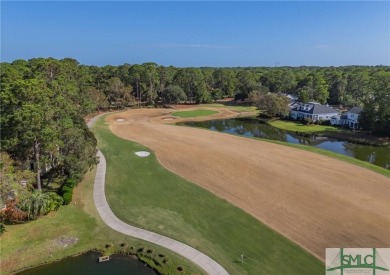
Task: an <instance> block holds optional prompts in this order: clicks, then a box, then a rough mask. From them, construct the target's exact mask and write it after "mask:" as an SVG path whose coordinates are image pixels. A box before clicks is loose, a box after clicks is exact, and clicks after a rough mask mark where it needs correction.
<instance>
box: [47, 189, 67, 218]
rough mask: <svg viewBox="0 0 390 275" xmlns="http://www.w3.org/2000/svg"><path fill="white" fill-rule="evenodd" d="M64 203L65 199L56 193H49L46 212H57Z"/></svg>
mask: <svg viewBox="0 0 390 275" xmlns="http://www.w3.org/2000/svg"><path fill="white" fill-rule="evenodd" d="M63 203H64V199H63V198H62V197H61V196H59V195H58V194H56V193H52V192H51V193H47V206H46V211H47V213H49V212H50V211H57V210H58V209H59V208H60V206H61V205H62V204H63Z"/></svg>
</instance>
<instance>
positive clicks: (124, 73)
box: [0, 58, 390, 216]
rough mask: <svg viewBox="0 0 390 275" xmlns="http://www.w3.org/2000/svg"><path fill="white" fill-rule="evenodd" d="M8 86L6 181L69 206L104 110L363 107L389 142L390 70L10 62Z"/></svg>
mask: <svg viewBox="0 0 390 275" xmlns="http://www.w3.org/2000/svg"><path fill="white" fill-rule="evenodd" d="M0 77H1V84H0V85H1V86H0V88H1V93H0V103H1V117H0V123H1V146H2V147H1V148H2V150H3V155H6V156H7V157H6V158H5V159H7V160H8V161H6V162H4V161H3V160H2V161H1V165H2V167H1V168H2V169H3V168H4V169H5V170H4V172H6V174H7V175H8V176H9V177H8V178H6V180H5V181H4V182H7V183H8V184H10V185H15V184H19V182H20V180H21V178H20V177H19V176H15V175H16V174H18V175H19V174H23V173H25V172H23V171H30V172H31V171H32V173H33V175H34V177H31V173H30V174H29V175H30V176H28V177H27V176H24V178H25V180H26V181H27V182H28V185H30V186H34V188H33V189H36V190H42V189H50V187H51V186H53V183H54V185H56V184H57V185H60V186H61V187H60V190H61V191H60V195H62V197H63V198H62V199H65V201H66V202H69V201H70V200H71V196H70V195H69V193H70V194H71V190H72V188H73V187H74V186H75V185H76V184H77V182H78V181H79V180H80V179H81V178H82V176H83V175H84V173H85V172H86V171H87V169H88V168H89V167H91V166H92V165H94V164H95V163H96V161H97V160H96V157H95V153H96V140H95V138H94V136H93V134H92V133H91V132H90V131H89V130H88V128H87V127H86V125H85V123H84V119H83V117H84V116H85V115H87V114H90V113H93V112H96V111H103V110H110V109H123V108H126V107H134V108H136V107H142V106H146V105H151V106H164V105H169V104H177V103H179V102H187V103H209V102H213V101H215V100H218V99H224V98H234V99H235V100H238V101H241V102H254V100H257V102H259V101H260V102H261V104H259V106H268V107H267V109H269V112H270V113H271V114H272V115H281V114H285V113H286V111H288V110H286V108H285V105H286V103H287V101H286V100H285V99H284V98H282V97H280V96H278V94H287V93H288V94H292V95H296V96H298V98H299V100H300V101H303V102H308V101H317V102H320V103H324V104H325V103H328V104H331V105H343V106H350V107H351V106H361V107H363V108H364V111H363V114H362V116H361V117H362V119H361V125H362V127H363V128H365V129H366V130H369V131H373V132H375V133H379V134H386V135H390V67H388V66H345V67H272V68H271V67H269V68H267V67H248V68H244V67H237V68H209V67H201V68H176V67H173V66H161V65H158V64H156V63H144V64H141V65H140V64H123V65H119V66H111V65H107V66H103V67H98V66H87V65H81V64H79V62H78V61H77V60H75V59H71V58H65V59H61V60H57V59H53V58H34V59H30V60H15V61H13V62H11V63H6V62H3V63H1V75H0ZM2 159H3V158H2ZM7 167H8V168H7ZM12 167H13V168H12ZM11 168H12V169H11ZM18 171H19V172H18ZM3 190H6V191H3ZM7 190H8V191H7ZM9 190H10V189H7V188H4V186H2V191H1V193H0V195H1V199H2V201H3V203H4V202H5V201H7V199H6V198H8V197H12V196H10V195H9V194H8V193H9ZM7 192H8V193H7ZM32 193H33V192H32ZM41 193H42V192H41ZM66 194H67V195H66ZM69 196H70V197H69ZM21 197H23V196H21ZM23 198H24V199H23V200H25V201H28V200H27V198H28V196H24V197H23ZM29 199H30V201H31V197H30V198H29ZM38 199H39V198H36V200H38ZM38 212H39V211H38ZM43 212H45V211H43ZM32 216H34V215H32Z"/></svg>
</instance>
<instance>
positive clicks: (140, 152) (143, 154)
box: [135, 151, 150, 158]
mask: <svg viewBox="0 0 390 275" xmlns="http://www.w3.org/2000/svg"><path fill="white" fill-rule="evenodd" d="M135 154H136V155H137V156H139V157H141V158H145V157H149V155H150V152H146V151H138V152H135Z"/></svg>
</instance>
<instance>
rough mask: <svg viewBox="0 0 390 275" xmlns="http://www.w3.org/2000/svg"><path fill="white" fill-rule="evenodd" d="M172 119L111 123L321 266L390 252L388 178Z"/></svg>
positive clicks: (158, 114)
mask: <svg viewBox="0 0 390 275" xmlns="http://www.w3.org/2000/svg"><path fill="white" fill-rule="evenodd" d="M220 112H222V110H221V111H220ZM169 113H170V112H169V111H168V110H162V109H160V110H131V111H127V112H123V113H120V116H121V117H123V118H124V119H125V121H124V122H121V123H117V122H116V121H115V118H116V116H117V115H111V116H109V117H107V119H108V122H109V124H110V129H111V130H112V131H113V132H114V133H115V134H116V135H118V136H120V137H123V138H125V139H129V140H133V141H136V142H139V143H142V144H144V145H146V146H148V147H149V148H150V149H151V150H153V151H154V152H155V153H156V154H157V157H158V160H159V161H160V162H161V163H162V164H163V165H164V167H166V168H168V169H169V170H171V171H173V172H175V173H176V174H178V175H181V176H182V177H184V178H186V179H189V180H190V181H191V182H194V183H196V184H198V185H199V186H202V187H204V188H205V189H207V190H209V191H211V192H212V193H214V194H216V195H217V196H218V197H220V198H223V199H226V200H227V201H229V202H231V203H232V204H234V205H236V206H238V207H240V208H241V209H243V210H244V211H246V212H247V213H250V214H251V215H252V216H253V217H255V218H257V219H258V220H260V221H262V222H264V223H265V224H267V225H268V226H270V227H271V228H273V229H274V230H276V231H277V232H279V233H281V234H282V235H284V236H286V237H288V238H289V239H290V240H293V241H294V242H296V243H298V244H299V245H300V246H301V247H303V248H305V249H306V250H308V251H310V253H312V254H313V255H316V256H317V257H318V258H320V259H324V258H325V248H326V247H388V246H390V233H389V232H390V231H389V228H390V213H389V211H388V209H389V208H390V201H389V196H390V179H389V178H388V177H385V176H383V175H380V174H378V173H375V172H373V171H370V170H368V169H365V168H362V167H359V166H356V165H353V164H350V163H347V162H344V161H340V160H337V159H334V158H330V157H327V156H324V155H319V154H315V153H312V152H308V151H304V150H299V149H296V148H293V147H290V146H282V145H279V144H274V143H270V142H264V141H260V140H254V139H248V138H244V137H238V136H232V135H227V134H223V133H217V132H213V131H207V130H202V129H197V128H190V127H181V126H173V125H167V124H165V123H166V121H164V120H163V118H164V117H166V116H168V115H169ZM222 114H223V113H221V114H219V118H223V116H222ZM224 114H225V115H226V117H231V116H230V115H232V114H231V113H229V112H228V111H226V113H224ZM118 116H119V114H118ZM177 120H179V119H177ZM210 209H212V208H210ZM237 234H238V233H237Z"/></svg>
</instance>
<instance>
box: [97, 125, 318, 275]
mask: <svg viewBox="0 0 390 275" xmlns="http://www.w3.org/2000/svg"><path fill="white" fill-rule="evenodd" d="M93 131H94V132H95V135H96V137H97V139H98V144H99V148H100V149H101V150H102V152H103V154H104V155H105V157H106V159H107V177H106V180H107V189H106V195H107V200H108V202H109V204H110V206H111V208H112V210H113V212H114V213H115V214H116V215H117V216H118V217H119V218H120V219H121V220H123V221H125V222H127V223H129V224H132V225H136V226H139V227H142V228H145V229H149V230H151V231H155V232H158V233H160V234H163V235H166V236H169V237H171V238H174V239H177V240H179V241H182V242H184V243H186V244H188V245H191V246H192V247H194V248H196V249H199V250H201V251H202V252H204V253H205V254H207V255H208V256H210V257H212V258H213V259H215V260H216V261H218V262H219V263H220V264H221V265H222V266H223V267H225V268H226V269H227V270H228V271H229V272H230V273H231V274H320V273H322V272H323V268H324V266H323V263H322V262H321V261H319V260H318V259H316V258H315V257H314V256H312V255H310V254H309V253H307V252H306V251H304V250H303V249H302V248H300V247H299V246H297V245H295V244H293V243H292V242H290V241H289V240H288V239H286V238H284V237H283V236H281V235H280V234H278V233H276V232H275V231H273V230H271V229H270V228H268V227H266V226H265V225H263V224H262V223H260V222H259V221H258V220H256V219H255V218H253V217H252V216H250V215H248V214H247V213H245V212H244V211H242V210H241V209H239V208H237V207H235V206H233V205H231V204H229V203H227V202H226V201H225V200H222V199H220V198H218V197H216V196H215V195H213V194H212V193H210V192H208V191H206V190H204V189H202V188H200V187H199V186H197V185H195V184H193V183H190V182H188V181H186V180H184V179H182V178H180V177H178V176H177V175H175V174H173V173H171V172H169V171H167V170H166V169H164V168H163V167H162V166H161V165H160V164H159V163H158V161H157V159H156V157H155V155H154V154H153V153H152V154H151V156H150V157H148V158H139V157H137V156H136V155H135V154H134V152H136V151H140V150H147V151H149V150H148V148H145V147H144V146H142V145H140V144H137V143H134V142H130V141H127V140H123V139H121V138H119V137H117V136H115V135H113V134H112V133H111V131H110V130H109V129H108V127H107V125H105V124H104V123H103V121H102V120H99V121H98V122H97V124H96V126H95V127H94V128H93ZM241 254H244V255H245V256H246V257H247V258H246V259H245V263H244V264H241V263H240V255H241Z"/></svg>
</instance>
